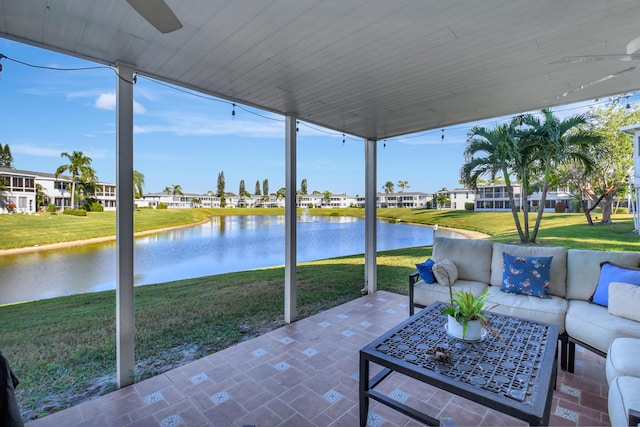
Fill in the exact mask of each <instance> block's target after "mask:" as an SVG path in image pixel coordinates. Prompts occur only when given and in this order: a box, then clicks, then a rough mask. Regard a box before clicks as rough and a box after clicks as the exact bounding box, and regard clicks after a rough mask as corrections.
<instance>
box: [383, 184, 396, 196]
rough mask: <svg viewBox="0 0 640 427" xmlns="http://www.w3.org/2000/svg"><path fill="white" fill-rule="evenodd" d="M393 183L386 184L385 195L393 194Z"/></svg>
mask: <svg viewBox="0 0 640 427" xmlns="http://www.w3.org/2000/svg"><path fill="white" fill-rule="evenodd" d="M393 187H394V185H393V182H391V181H387V182H385V183H384V185H383V186H382V189H383V190H384V194H389V193H393Z"/></svg>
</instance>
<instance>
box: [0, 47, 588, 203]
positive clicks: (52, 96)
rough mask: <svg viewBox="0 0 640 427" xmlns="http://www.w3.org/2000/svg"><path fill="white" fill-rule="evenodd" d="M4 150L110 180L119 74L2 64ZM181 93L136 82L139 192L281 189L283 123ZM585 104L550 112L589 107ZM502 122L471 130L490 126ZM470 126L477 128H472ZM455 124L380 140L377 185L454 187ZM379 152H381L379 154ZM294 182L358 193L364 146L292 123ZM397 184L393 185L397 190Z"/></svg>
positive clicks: (43, 59)
mask: <svg viewBox="0 0 640 427" xmlns="http://www.w3.org/2000/svg"><path fill="white" fill-rule="evenodd" d="M0 53H2V54H4V55H6V56H7V57H9V58H13V59H15V60H18V61H22V62H25V63H28V64H33V65H38V66H45V67H52V68H76V67H91V66H97V65H98V64H94V63H90V62H87V61H83V60H80V59H77V58H73V57H70V56H66V55H61V54H57V53H54V52H49V51H46V50H42V49H38V48H35V47H31V46H28V45H24V44H20V43H16V42H13V41H9V40H6V39H0ZM2 65H3V71H2V74H1V78H0V100H1V101H2V102H1V105H2V106H1V107H0V112H1V113H0V129H1V131H0V143H2V144H3V145H4V144H9V146H10V148H11V152H12V154H13V157H14V166H15V167H16V168H17V169H24V170H33V171H39V172H48V173H54V172H55V170H56V168H57V167H58V166H60V165H61V164H63V163H65V159H63V158H61V157H60V153H62V152H68V153H71V152H72V151H74V150H79V151H82V152H83V153H84V154H85V155H87V156H89V157H91V158H92V159H93V162H92V166H93V168H94V169H95V170H96V173H97V175H98V178H99V179H100V180H101V181H103V182H110V183H115V168H116V161H115V90H116V89H115V88H116V76H115V73H114V72H113V71H112V70H110V69H107V68H102V69H94V70H87V71H55V70H48V69H36V68H32V67H28V66H26V65H22V64H18V63H15V62H13V61H10V60H8V59H3V60H2ZM206 98H207V99H203V98H202V97H201V96H194V95H192V94H187V93H185V92H184V91H180V90H176V89H173V88H171V87H167V86H166V85H164V84H160V83H158V82H155V81H153V80H150V79H147V78H144V77H140V78H138V82H137V84H136V85H135V88H134V102H135V106H134V116H135V117H134V167H135V169H136V170H138V171H140V172H142V173H143V174H144V176H145V186H144V191H145V193H147V192H159V191H162V190H163V189H164V188H165V187H167V186H172V185H174V184H179V185H181V186H182V189H183V191H185V192H192V193H206V192H207V191H208V190H213V191H216V188H217V177H218V173H220V172H221V171H222V172H224V176H225V180H226V188H225V189H226V191H232V192H234V193H237V192H238V189H239V184H240V180H244V181H245V184H246V189H247V190H248V191H249V192H251V193H253V191H254V188H255V182H256V181H260V183H261V184H262V181H263V180H264V179H265V178H266V179H268V180H269V190H270V192H275V191H277V190H278V189H279V188H281V187H283V186H284V180H285V169H284V155H285V153H284V134H285V133H284V117H282V116H279V115H275V114H271V113H268V112H264V111H261V110H257V109H254V108H250V107H245V106H238V107H236V109H235V110H236V115H235V116H232V114H231V112H232V106H231V105H230V103H228V102H226V101H222V100H215V99H212V98H211V97H206ZM585 108H586V107H585V104H584V103H583V104H579V105H573V106H565V107H562V108H559V109H558V110H557V111H558V114H566V115H572V114H577V113H581V112H584V111H585ZM502 120H504V118H496V119H494V120H485V121H482V122H479V123H478V124H481V125H482V126H487V127H492V126H494V125H495V124H496V123H499V122H501V121H502ZM474 124H475V123H474ZM474 124H467V125H458V126H453V127H449V128H445V130H444V139H442V134H443V133H442V130H441V129H436V130H432V131H428V132H421V133H419V134H413V135H408V136H405V137H399V138H393V139H390V140H387V141H380V142H379V144H380V146H379V150H378V184H379V185H378V187H379V190H382V186H383V184H384V183H385V182H387V181H392V182H394V183H395V184H397V182H398V181H399V180H405V181H408V182H409V185H410V188H409V189H407V190H405V191H422V192H434V191H437V190H439V189H441V188H443V187H445V188H448V189H452V188H457V187H460V184H459V183H458V180H459V170H460V167H461V166H462V163H463V160H464V159H463V151H464V147H465V141H466V134H467V131H468V130H469V129H470V128H471V127H472V126H473V125H474ZM383 144H384V145H386V146H383ZM297 177H298V179H297V181H298V185H299V183H300V181H301V180H302V179H303V178H306V179H307V182H308V189H309V191H313V190H318V191H326V190H328V191H331V192H332V193H346V194H349V195H358V194H359V195H362V194H364V142H363V141H362V139H360V138H356V137H353V136H349V135H347V136H346V138H345V142H344V143H343V136H342V134H339V133H336V132H334V131H331V130H327V129H322V128H319V127H317V126H315V125H309V124H305V123H304V122H303V123H301V124H300V125H299V133H298V170H297ZM397 189H398V187H397V186H396V190H397Z"/></svg>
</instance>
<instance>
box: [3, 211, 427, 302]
mask: <svg viewBox="0 0 640 427" xmlns="http://www.w3.org/2000/svg"><path fill="white" fill-rule="evenodd" d="M432 238H433V230H432V229H431V228H429V227H421V226H415V225H408V224H389V223H386V222H381V221H380V222H378V250H379V251H382V250H388V249H399V248H405V247H412V246H424V245H430V244H431V243H432ZM361 253H364V220H362V219H358V218H350V217H310V218H304V220H301V221H299V222H298V252H297V254H298V262H303V261H311V260H316V259H324V258H331V257H336V256H343V255H352V254H361ZM283 264H284V217H283V216H270V217H264V216H230V217H215V218H212V220H211V221H210V222H208V223H206V224H203V225H199V226H196V227H189V228H183V229H179V230H173V231H167V232H162V233H158V234H154V235H151V236H145V237H140V238H137V239H136V241H135V284H136V285H145V284H151V283H162V282H168V281H172V280H179V279H187V278H192V277H201V276H208V275H212V274H219V273H227V272H232V271H242V270H248V269H253V268H261V267H268V266H273V265H283ZM115 271H116V255H115V242H112V243H106V244H98V245H90V246H84V247H79V248H69V249H61V250H56V251H43V252H39V253H33V254H23V255H16V256H4V257H0V304H6V303H12V302H20V301H29V300H35V299H44V298H52V297H57V296H62V295H71V294H77V293H84V292H95V291H102V290H107V289H115V286H116V284H115Z"/></svg>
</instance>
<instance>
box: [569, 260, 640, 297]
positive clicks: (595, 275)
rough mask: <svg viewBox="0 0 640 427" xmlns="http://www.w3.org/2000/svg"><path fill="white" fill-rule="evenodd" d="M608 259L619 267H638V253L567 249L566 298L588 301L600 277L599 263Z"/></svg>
mask: <svg viewBox="0 0 640 427" xmlns="http://www.w3.org/2000/svg"><path fill="white" fill-rule="evenodd" d="M605 261H609V262H612V263H613V264H616V265H618V266H620V267H625V268H638V266H640V253H637V252H605V251H594V250H588V249H569V251H568V253H567V299H579V300H583V301H589V298H591V295H593V293H594V292H595V290H596V286H597V285H598V279H599V278H600V264H601V263H603V262H605Z"/></svg>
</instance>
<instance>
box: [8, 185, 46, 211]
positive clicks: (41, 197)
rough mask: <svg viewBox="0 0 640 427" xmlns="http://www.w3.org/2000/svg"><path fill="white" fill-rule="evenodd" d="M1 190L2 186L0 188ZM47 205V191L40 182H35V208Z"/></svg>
mask: <svg viewBox="0 0 640 427" xmlns="http://www.w3.org/2000/svg"><path fill="white" fill-rule="evenodd" d="M0 190H2V188H0ZM46 205H47V192H46V191H45V189H44V188H43V187H42V185H40V184H36V210H39V209H40V208H41V207H42V206H46Z"/></svg>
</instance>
